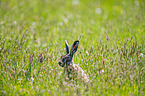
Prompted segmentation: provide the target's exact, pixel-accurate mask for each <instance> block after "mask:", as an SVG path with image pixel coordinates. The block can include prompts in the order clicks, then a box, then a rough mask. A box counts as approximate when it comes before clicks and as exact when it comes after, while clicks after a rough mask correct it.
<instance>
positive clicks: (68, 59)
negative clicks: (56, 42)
mask: <svg viewBox="0 0 145 96" xmlns="http://www.w3.org/2000/svg"><path fill="white" fill-rule="evenodd" d="M78 45H79V41H78V40H76V41H75V42H74V43H73V45H72V48H71V50H70V51H69V46H68V43H67V41H66V40H65V48H66V55H63V56H61V60H60V61H59V62H58V64H59V65H60V66H61V67H64V66H69V65H71V64H72V59H73V55H74V53H75V52H76V51H77V48H78Z"/></svg>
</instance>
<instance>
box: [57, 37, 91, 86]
mask: <svg viewBox="0 0 145 96" xmlns="http://www.w3.org/2000/svg"><path fill="white" fill-rule="evenodd" d="M78 45H79V41H78V40H76V41H75V42H74V43H73V45H72V48H71V50H70V51H69V46H68V43H67V41H66V40H65V47H66V55H63V56H61V60H60V61H59V62H58V64H59V65H60V66H61V67H63V68H64V73H65V75H66V76H67V78H68V79H69V80H76V79H77V80H78V79H79V80H83V82H85V83H87V82H89V79H88V77H87V75H86V74H85V72H84V71H83V69H82V68H81V67H79V66H78V65H77V64H74V62H73V55H74V53H75V52H76V51H77V48H78Z"/></svg>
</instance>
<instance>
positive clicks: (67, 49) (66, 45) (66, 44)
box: [65, 40, 69, 54]
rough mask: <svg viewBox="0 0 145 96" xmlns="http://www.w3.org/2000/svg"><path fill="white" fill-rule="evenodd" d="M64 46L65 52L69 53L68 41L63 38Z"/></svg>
mask: <svg viewBox="0 0 145 96" xmlns="http://www.w3.org/2000/svg"><path fill="white" fill-rule="evenodd" d="M65 48H66V53H67V54H68V53H69V46H68V43H67V41H66V40H65Z"/></svg>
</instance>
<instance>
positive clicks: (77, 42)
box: [70, 40, 79, 55]
mask: <svg viewBox="0 0 145 96" xmlns="http://www.w3.org/2000/svg"><path fill="white" fill-rule="evenodd" d="M78 45H79V40H76V41H75V42H74V43H73V45H72V48H71V51H70V53H71V55H73V54H74V53H75V52H76V51H77V49H78Z"/></svg>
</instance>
